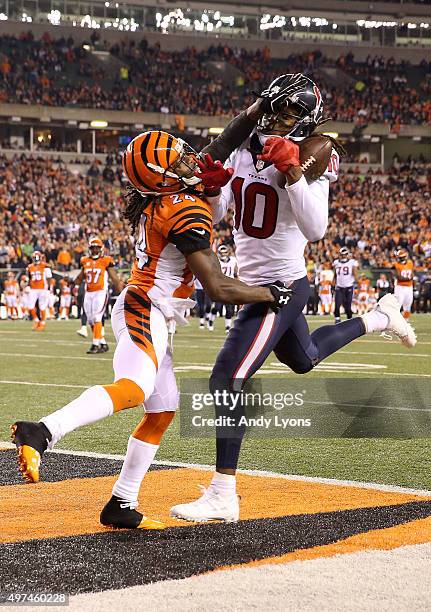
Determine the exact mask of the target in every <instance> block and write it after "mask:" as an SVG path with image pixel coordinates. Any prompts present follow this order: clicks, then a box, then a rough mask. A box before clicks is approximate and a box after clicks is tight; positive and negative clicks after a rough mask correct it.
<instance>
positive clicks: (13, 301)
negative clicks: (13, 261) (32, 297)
mask: <svg viewBox="0 0 431 612" xmlns="http://www.w3.org/2000/svg"><path fill="white" fill-rule="evenodd" d="M4 293H5V298H6V314H7V318H8V319H17V318H18V304H19V296H20V291H19V284H18V281H17V280H16V278H15V275H14V273H13V272H8V273H7V280H5V283H4Z"/></svg>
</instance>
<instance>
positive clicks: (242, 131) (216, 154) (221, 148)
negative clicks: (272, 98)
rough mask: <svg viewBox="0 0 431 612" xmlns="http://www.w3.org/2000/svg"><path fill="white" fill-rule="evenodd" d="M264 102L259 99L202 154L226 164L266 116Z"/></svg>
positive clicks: (237, 117)
mask: <svg viewBox="0 0 431 612" xmlns="http://www.w3.org/2000/svg"><path fill="white" fill-rule="evenodd" d="M262 104H263V100H262V98H258V99H257V100H256V102H254V103H253V104H252V105H251V106H249V107H248V108H247V109H246V110H245V111H243V112H242V113H240V114H239V115H237V116H236V117H234V118H233V119H232V121H230V122H229V123H228V124H227V126H226V127H225V129H224V130H223V132H222V133H221V134H220V136H217V138H215V139H214V140H213V141H212V142H211V143H210V144H209V145H207V146H206V147H204V148H203V149H202V151H201V154H202V155H203V154H205V153H207V154H209V155H211V157H212V158H213V159H217V160H220V161H221V162H223V163H224V162H225V161H226V160H227V158H228V157H229V155H231V153H233V151H235V149H237V148H238V147H239V146H240V145H241V144H242V143H243V142H244V140H246V139H247V138H248V137H249V136H250V134H251V132H252V131H253V130H254V128H255V127H256V124H257V122H258V121H259V119H260V118H261V117H262V115H263V114H264V110H263V109H262Z"/></svg>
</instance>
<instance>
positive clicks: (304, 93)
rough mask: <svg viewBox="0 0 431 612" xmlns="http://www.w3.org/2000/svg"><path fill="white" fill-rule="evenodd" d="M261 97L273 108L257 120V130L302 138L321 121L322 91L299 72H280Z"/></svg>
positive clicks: (310, 132)
mask: <svg viewBox="0 0 431 612" xmlns="http://www.w3.org/2000/svg"><path fill="white" fill-rule="evenodd" d="M262 96H265V97H267V98H269V100H270V103H271V107H272V108H273V109H277V110H274V112H273V114H265V115H263V117H262V118H261V119H260V121H259V123H258V130H259V131H261V132H262V133H264V134H271V133H274V134H280V135H282V136H284V137H289V138H291V139H292V140H302V139H303V138H306V137H307V136H310V135H311V134H312V133H313V131H314V130H315V128H316V127H317V125H319V123H321V122H322V117H323V100H322V94H321V92H320V89H319V88H318V87H317V85H316V83H314V81H312V80H311V79H309V78H308V77H306V76H304V75H303V74H300V73H297V74H282V75H281V76H279V77H277V78H276V79H275V80H274V81H273V82H272V83H271V84H270V86H269V87H268V89H266V90H265V91H264V92H262ZM292 120H294V121H292Z"/></svg>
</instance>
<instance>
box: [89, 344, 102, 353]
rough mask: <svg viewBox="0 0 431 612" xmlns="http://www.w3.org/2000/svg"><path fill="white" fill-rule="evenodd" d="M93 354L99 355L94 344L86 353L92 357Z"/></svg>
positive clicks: (98, 350)
mask: <svg viewBox="0 0 431 612" xmlns="http://www.w3.org/2000/svg"><path fill="white" fill-rule="evenodd" d="M95 353H101V351H100V349H99V347H98V346H97V345H96V344H92V345H91V346H90V348H89V349H88V351H87V355H94V354H95Z"/></svg>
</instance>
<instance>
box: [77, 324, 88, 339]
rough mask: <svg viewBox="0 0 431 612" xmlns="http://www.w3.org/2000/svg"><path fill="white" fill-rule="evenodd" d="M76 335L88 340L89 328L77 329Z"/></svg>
mask: <svg viewBox="0 0 431 612" xmlns="http://www.w3.org/2000/svg"><path fill="white" fill-rule="evenodd" d="M76 333H77V334H78V336H82V337H83V338H86V337H87V336H88V331H87V328H86V327H84V326H82V327H80V328H79V329H77V330H76Z"/></svg>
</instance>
